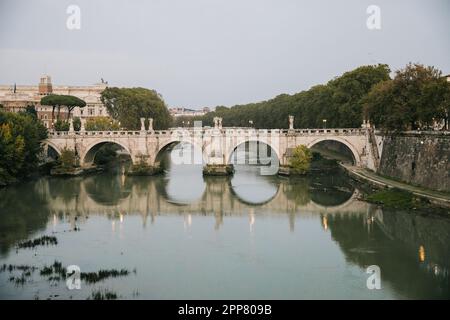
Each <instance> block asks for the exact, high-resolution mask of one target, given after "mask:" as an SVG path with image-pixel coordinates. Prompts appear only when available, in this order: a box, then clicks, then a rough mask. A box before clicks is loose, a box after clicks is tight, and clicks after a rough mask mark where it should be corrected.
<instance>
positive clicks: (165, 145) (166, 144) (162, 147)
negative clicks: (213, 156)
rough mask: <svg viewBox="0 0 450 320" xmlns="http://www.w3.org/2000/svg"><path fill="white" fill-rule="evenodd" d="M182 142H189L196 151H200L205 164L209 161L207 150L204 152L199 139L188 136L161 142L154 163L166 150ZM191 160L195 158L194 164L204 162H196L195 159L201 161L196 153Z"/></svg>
mask: <svg viewBox="0 0 450 320" xmlns="http://www.w3.org/2000/svg"><path fill="white" fill-rule="evenodd" d="M180 143H188V144H190V145H191V146H192V147H193V150H194V153H195V152H196V151H197V152H200V153H201V161H202V162H203V164H206V163H208V159H207V156H206V154H205V152H203V148H202V146H201V145H199V144H198V142H197V141H193V139H192V138H187V139H182V138H181V139H170V140H169V141H166V142H164V143H163V144H161V145H160V146H158V148H157V151H156V154H155V158H154V163H156V162H158V160H159V159H160V157H161V155H162V154H163V153H164V152H165V151H168V150H170V149H171V148H173V147H175V146H177V145H178V144H180ZM191 160H193V161H194V162H193V163H194V164H202V163H196V162H195V161H199V160H200V159H198V158H197V157H195V155H193V157H192V158H191Z"/></svg>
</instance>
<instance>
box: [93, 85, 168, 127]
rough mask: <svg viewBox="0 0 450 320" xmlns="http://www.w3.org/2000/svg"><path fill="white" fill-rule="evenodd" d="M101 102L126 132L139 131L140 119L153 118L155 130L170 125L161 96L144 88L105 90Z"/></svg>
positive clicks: (113, 88)
mask: <svg viewBox="0 0 450 320" xmlns="http://www.w3.org/2000/svg"><path fill="white" fill-rule="evenodd" d="M101 101H102V102H103V104H104V105H105V106H106V108H107V110H108V113H109V114H110V115H111V117H112V118H113V119H115V120H117V121H119V122H120V126H121V127H123V128H126V129H128V130H139V129H140V127H141V123H140V118H141V117H144V118H153V119H154V122H153V123H154V128H155V129H167V128H168V127H169V126H170V125H171V121H172V119H171V117H170V114H169V110H168V109H167V107H166V104H165V103H164V100H163V99H162V97H161V95H160V94H158V93H157V92H156V91H155V90H149V89H145V88H115V87H112V88H106V89H105V90H104V91H103V92H102V96H101Z"/></svg>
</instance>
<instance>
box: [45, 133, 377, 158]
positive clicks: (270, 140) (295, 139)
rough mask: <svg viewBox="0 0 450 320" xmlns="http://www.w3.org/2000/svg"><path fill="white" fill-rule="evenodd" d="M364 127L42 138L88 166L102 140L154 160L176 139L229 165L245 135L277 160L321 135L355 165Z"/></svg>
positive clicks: (363, 149) (364, 141)
mask: <svg viewBox="0 0 450 320" xmlns="http://www.w3.org/2000/svg"><path fill="white" fill-rule="evenodd" d="M368 130H369V129H368V128H316V129H314V128H313V129H256V128H249V127H220V126H216V127H191V128H169V129H167V130H130V131H125V130H119V131H86V130H84V131H82V130H81V131H73V130H70V131H52V132H49V135H48V139H47V140H46V141H45V142H44V144H46V145H48V146H51V147H52V148H53V149H55V150H56V151H57V153H59V154H60V153H61V150H63V149H64V148H68V149H72V150H75V151H76V153H77V154H78V155H79V157H80V164H81V165H85V166H88V165H90V164H91V163H92V161H93V159H94V158H95V154H96V152H97V150H98V149H99V148H100V147H101V145H103V144H105V143H115V144H117V145H120V146H121V147H122V148H123V149H124V150H125V151H126V152H128V153H129V154H130V156H131V159H132V161H133V162H139V161H143V160H142V159H145V162H147V163H148V164H149V165H155V163H157V161H156V158H157V157H158V155H159V153H160V152H161V151H162V150H165V148H167V147H168V146H171V145H173V144H174V143H179V142H189V143H191V144H192V145H194V146H196V147H197V150H198V149H201V152H202V156H203V161H204V162H203V163H206V164H214V165H230V163H231V162H230V161H231V155H232V154H233V152H234V151H235V150H237V148H238V146H240V145H243V144H244V143H246V142H248V141H258V142H261V143H263V144H266V145H268V146H269V147H270V148H271V149H272V150H273V151H274V152H275V154H276V155H277V157H278V160H279V162H280V163H281V164H282V165H287V164H288V163H289V159H288V154H289V152H288V151H289V150H290V149H292V148H295V147H296V146H298V145H306V146H307V147H312V146H313V145H315V144H316V143H320V142H321V141H328V140H334V141H338V142H341V143H343V144H344V145H346V146H347V147H348V148H349V149H350V151H351V152H352V154H353V156H354V160H355V165H358V166H368V164H367V163H368V160H367V159H368V158H370V156H371V154H370V152H368V150H369V148H368V147H367V146H368V144H370V141H369V139H368V138H367V136H368V135H367V133H368Z"/></svg>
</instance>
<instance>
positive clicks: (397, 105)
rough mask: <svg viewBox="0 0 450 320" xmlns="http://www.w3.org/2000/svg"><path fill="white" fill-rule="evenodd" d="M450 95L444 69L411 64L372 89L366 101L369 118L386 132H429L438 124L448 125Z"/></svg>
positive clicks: (366, 112)
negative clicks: (423, 130) (443, 72)
mask: <svg viewBox="0 0 450 320" xmlns="http://www.w3.org/2000/svg"><path fill="white" fill-rule="evenodd" d="M449 95H450V85H449V84H448V82H447V81H446V79H445V78H443V77H442V73H441V71H440V70H438V69H436V68H434V67H432V66H428V67H425V66H423V65H421V64H411V63H410V64H408V65H407V66H406V67H405V68H404V69H401V70H398V71H396V73H395V77H394V79H392V80H387V81H384V82H382V83H380V84H378V85H376V86H374V87H373V88H372V90H371V91H370V92H369V94H368V95H367V96H366V97H365V98H364V110H365V117H366V118H367V119H370V121H371V122H372V123H373V124H375V126H377V127H379V128H383V129H386V130H392V131H400V130H415V129H417V128H422V129H426V128H429V127H431V126H432V125H433V123H434V122H435V121H444V122H445V123H447V122H448V110H449V107H448V100H447V99H448V98H447V97H448V96H449Z"/></svg>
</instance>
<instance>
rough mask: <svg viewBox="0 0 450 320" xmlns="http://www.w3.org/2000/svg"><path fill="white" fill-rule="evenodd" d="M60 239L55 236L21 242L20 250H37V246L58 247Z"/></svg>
mask: <svg viewBox="0 0 450 320" xmlns="http://www.w3.org/2000/svg"><path fill="white" fill-rule="evenodd" d="M57 244H58V239H56V237H54V236H42V237H40V238H36V239H33V240H27V241H23V242H20V243H19V244H18V245H17V247H18V248H35V247H37V246H48V245H57Z"/></svg>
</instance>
